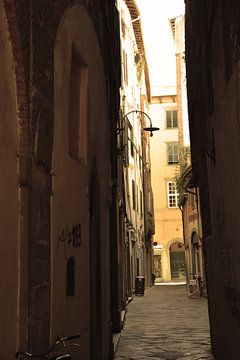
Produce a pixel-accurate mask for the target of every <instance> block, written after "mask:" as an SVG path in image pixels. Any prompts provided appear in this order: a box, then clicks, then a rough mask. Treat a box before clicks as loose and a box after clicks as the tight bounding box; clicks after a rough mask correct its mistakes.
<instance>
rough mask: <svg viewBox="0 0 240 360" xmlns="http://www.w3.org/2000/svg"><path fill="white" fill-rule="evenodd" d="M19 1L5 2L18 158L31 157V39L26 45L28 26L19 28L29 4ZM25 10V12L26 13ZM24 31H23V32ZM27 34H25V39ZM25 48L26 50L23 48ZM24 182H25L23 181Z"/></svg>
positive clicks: (24, 19) (5, 0) (25, 19)
mask: <svg viewBox="0 0 240 360" xmlns="http://www.w3.org/2000/svg"><path fill="white" fill-rule="evenodd" d="M23 4H24V2H22V1H19V2H16V1H7V0H4V8H5V14H6V19H7V24H8V31H9V39H10V46H11V48H12V56H13V72H14V77H15V81H16V95H17V116H18V118H17V126H18V156H19V157H20V158H21V157H23V156H28V155H29V145H28V118H29V91H28V88H29V84H28V82H29V80H28V81H27V79H29V64H28V61H27V57H24V53H27V52H28V50H29V39H27V38H26V39H25V41H24V43H23V42H22V39H21V33H22V31H23V30H25V31H26V28H27V25H25V28H24V29H21V28H20V26H19V21H18V18H19V16H21V14H22V20H23V23H25V22H26V24H27V23H28V21H27V11H26V10H27V4H28V1H26V2H25V9H24V6H21V5H23ZM24 10H25V11H24ZM21 30H22V31H21ZM26 36H27V33H26V32H25V37H26ZM23 44H24V45H23ZM23 46H25V49H24V48H23ZM23 181H24V180H23Z"/></svg>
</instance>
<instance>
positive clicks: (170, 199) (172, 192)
mask: <svg viewBox="0 0 240 360" xmlns="http://www.w3.org/2000/svg"><path fill="white" fill-rule="evenodd" d="M170 186H172V188H171V189H170ZM178 200H179V193H178V191H177V186H176V182H175V181H167V205H168V208H169V209H176V208H178ZM171 204H172V205H171Z"/></svg>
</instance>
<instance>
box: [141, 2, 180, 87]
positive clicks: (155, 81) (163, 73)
mask: <svg viewBox="0 0 240 360" xmlns="http://www.w3.org/2000/svg"><path fill="white" fill-rule="evenodd" d="M135 1H136V4H137V5H138V7H139V10H140V12H141V24H142V30H143V37H144V45H145V51H146V57H147V62H148V66H149V74H150V80H151V87H152V93H154V87H164V88H165V87H166V89H167V88H168V87H172V86H175V84H176V62H175V51H174V43H173V36H172V32H171V28H170V24H169V19H171V18H173V17H176V16H178V15H183V14H184V12H185V5H184V0H135Z"/></svg>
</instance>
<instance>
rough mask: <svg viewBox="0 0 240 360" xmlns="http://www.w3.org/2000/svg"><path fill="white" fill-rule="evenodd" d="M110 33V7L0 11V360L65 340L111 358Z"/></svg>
mask: <svg viewBox="0 0 240 360" xmlns="http://www.w3.org/2000/svg"><path fill="white" fill-rule="evenodd" d="M118 26H119V24H118V16H117V12H116V7H115V3H114V2H112V1H105V2H101V3H100V2H99V1H94V0H91V1H90V0H89V1H87V0H86V1H71V0H64V1H52V0H48V1H45V0H42V1H31V0H18V1H15V0H12V1H8V0H6V1H5V0H3V1H1V3H0V28H1V29H0V30H1V31H0V43H1V60H2V61H1V64H2V65H1V69H0V78H1V81H0V83H1V85H0V86H1V90H0V91H1V97H0V98H1V108H0V114H1V115H0V116H1V122H0V123H1V126H0V138H1V150H0V159H1V164H2V175H3V176H1V180H0V182H1V193H0V202H1V206H0V208H1V210H0V211H1V217H0V233H1V240H0V241H1V263H0V268H1V273H2V274H3V281H1V285H0V309H1V313H0V322H1V336H0V354H1V358H4V359H10V358H11V359H12V358H14V353H15V352H16V351H17V350H23V351H30V352H33V353H34V352H35V353H38V352H42V351H44V350H47V348H48V346H49V342H51V341H54V340H55V338H56V336H62V335H68V334H72V333H80V334H81V338H80V345H81V357H82V358H84V359H86V360H87V359H109V358H111V357H112V339H111V334H112V330H111V323H112V316H111V306H112V308H113V304H114V289H113V286H114V285H113V284H114V282H113V280H112V281H111V277H110V275H109V274H110V273H111V272H110V268H111V261H112V260H111V259H112V258H113V254H114V247H115V240H116V236H115V226H114V224H115V223H116V216H115V209H116V187H114V185H113V184H114V183H115V182H116V176H117V171H116V161H115V162H114V159H115V157H116V137H115V136H112V134H113V133H114V134H115V133H116V118H117V116H118V108H119V93H118V89H119V85H120V82H119V79H120V76H119V74H120V71H119V70H120V69H119V36H118V34H119V31H118V29H119V27H118ZM76 80H79V81H76ZM99 133H101V136H99ZM110 238H111V242H110ZM112 313H113V312H112ZM3 329H6V330H3ZM93 344H94V346H93Z"/></svg>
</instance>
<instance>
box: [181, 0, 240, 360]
mask: <svg viewBox="0 0 240 360" xmlns="http://www.w3.org/2000/svg"><path fill="white" fill-rule="evenodd" d="M239 23H240V4H239V2H238V1H235V0H233V1H221V0H215V1H201V2H196V1H192V0H186V64H187V84H188V101H189V121H190V134H191V149H192V166H193V173H194V177H195V179H196V182H197V184H198V185H199V189H200V203H201V216H202V231H203V239H204V241H203V245H204V249H205V253H206V257H205V260H206V270H207V280H208V296H209V314H210V326H211V339H212V349H213V352H214V355H215V357H216V359H218V360H222V359H223V360H225V359H232V360H237V359H238V358H239V335H240V310H239V301H240V295H239V294H240V279H239V256H240V246H239V232H240V221H239V204H240V198H239V194H238V191H237V189H238V186H239V175H240V166H239V156H238V153H239V106H240V101H239V83H240V82H239V45H240V36H239V34H240V32H239Z"/></svg>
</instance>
